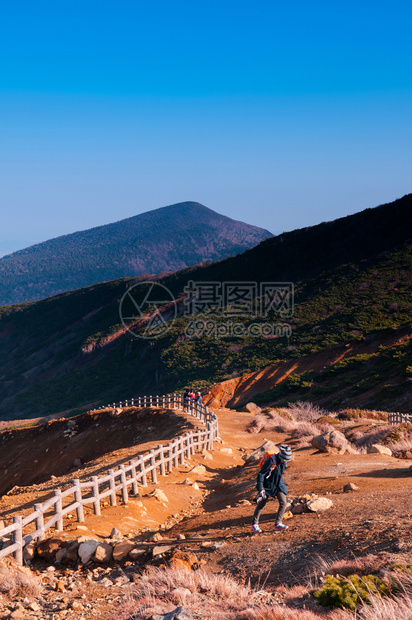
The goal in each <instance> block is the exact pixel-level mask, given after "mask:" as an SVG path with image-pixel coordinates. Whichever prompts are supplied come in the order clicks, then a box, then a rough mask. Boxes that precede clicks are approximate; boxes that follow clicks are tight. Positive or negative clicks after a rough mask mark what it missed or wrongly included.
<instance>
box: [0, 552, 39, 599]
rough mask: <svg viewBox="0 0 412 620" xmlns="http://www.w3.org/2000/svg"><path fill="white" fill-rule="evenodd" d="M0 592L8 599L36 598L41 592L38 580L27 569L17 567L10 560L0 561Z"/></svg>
mask: <svg viewBox="0 0 412 620" xmlns="http://www.w3.org/2000/svg"><path fill="white" fill-rule="evenodd" d="M0 592H1V593H2V594H5V595H6V596H8V597H10V598H14V597H17V596H27V595H32V596H38V595H39V594H40V592H41V585H40V581H39V579H38V578H37V577H36V576H35V575H34V574H33V573H32V572H31V570H30V569H29V568H26V567H23V566H19V565H18V564H16V563H15V562H14V561H13V560H12V559H10V558H7V559H4V560H0Z"/></svg>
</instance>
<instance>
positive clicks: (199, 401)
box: [195, 392, 203, 408]
mask: <svg viewBox="0 0 412 620" xmlns="http://www.w3.org/2000/svg"><path fill="white" fill-rule="evenodd" d="M195 403H196V405H197V407H198V408H199V407H201V406H202V405H203V400H202V395H201V393H200V392H196V396H195Z"/></svg>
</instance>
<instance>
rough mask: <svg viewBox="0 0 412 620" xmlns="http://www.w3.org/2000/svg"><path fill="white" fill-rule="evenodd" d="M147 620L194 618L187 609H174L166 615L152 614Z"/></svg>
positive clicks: (190, 619)
mask: <svg viewBox="0 0 412 620" xmlns="http://www.w3.org/2000/svg"><path fill="white" fill-rule="evenodd" d="M149 620H194V617H193V614H192V612H191V611H190V609H187V607H176V609H174V610H173V611H170V612H169V613H167V614H154V615H153V616H150V618H149Z"/></svg>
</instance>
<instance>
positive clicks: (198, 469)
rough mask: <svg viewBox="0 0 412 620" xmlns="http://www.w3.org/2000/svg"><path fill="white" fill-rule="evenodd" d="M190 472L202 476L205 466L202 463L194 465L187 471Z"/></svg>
mask: <svg viewBox="0 0 412 620" xmlns="http://www.w3.org/2000/svg"><path fill="white" fill-rule="evenodd" d="M189 473H190V474H199V476H204V475H205V473H206V467H205V466H204V465H195V466H194V467H193V468H192V469H191V470H190V472H189Z"/></svg>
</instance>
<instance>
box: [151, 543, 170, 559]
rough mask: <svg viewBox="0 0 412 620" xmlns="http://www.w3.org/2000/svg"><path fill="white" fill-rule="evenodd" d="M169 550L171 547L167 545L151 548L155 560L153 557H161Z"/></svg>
mask: <svg viewBox="0 0 412 620" xmlns="http://www.w3.org/2000/svg"><path fill="white" fill-rule="evenodd" d="M171 549H172V547H170V546H168V545H157V546H156V547H153V550H152V555H153V557H154V558H155V557H157V556H159V555H163V554H164V553H167V552H168V551H170V550H171Z"/></svg>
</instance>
